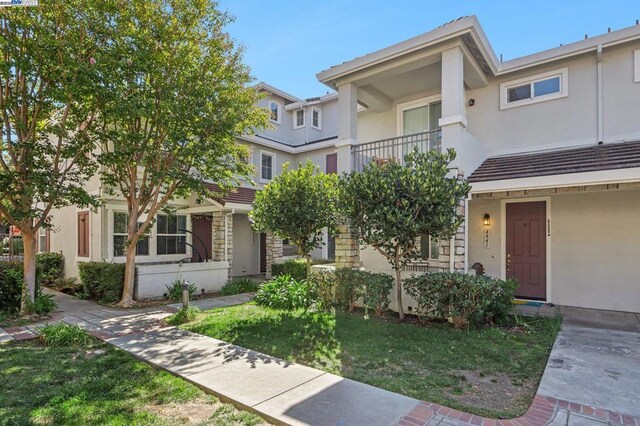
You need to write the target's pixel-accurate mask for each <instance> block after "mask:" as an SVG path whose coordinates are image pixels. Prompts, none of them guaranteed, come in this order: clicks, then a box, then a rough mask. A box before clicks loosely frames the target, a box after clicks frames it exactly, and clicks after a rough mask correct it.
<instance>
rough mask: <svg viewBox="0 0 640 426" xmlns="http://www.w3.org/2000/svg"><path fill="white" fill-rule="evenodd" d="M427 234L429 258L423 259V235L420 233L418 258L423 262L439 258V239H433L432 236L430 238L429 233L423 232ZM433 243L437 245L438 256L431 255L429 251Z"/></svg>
mask: <svg viewBox="0 0 640 426" xmlns="http://www.w3.org/2000/svg"><path fill="white" fill-rule="evenodd" d="M425 235H427V237H429V258H428V259H425V258H424V257H422V237H423V235H420V260H422V261H423V262H428V261H431V260H438V259H439V258H440V240H437V241H435V242H434V241H433V238H431V235H428V234H425ZM433 244H436V245H437V247H438V256H437V257H431V252H432V250H433V248H434V247H433Z"/></svg>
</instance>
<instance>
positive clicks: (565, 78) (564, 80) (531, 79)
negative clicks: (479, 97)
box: [500, 68, 569, 110]
mask: <svg viewBox="0 0 640 426" xmlns="http://www.w3.org/2000/svg"><path fill="white" fill-rule="evenodd" d="M554 77H560V91H559V92H557V93H549V94H548V95H542V96H535V93H534V92H533V85H534V84H535V83H537V82H539V81H543V80H548V79H551V78H554ZM527 84H529V85H531V96H532V97H531V98H529V99H521V100H519V101H513V102H508V91H509V89H512V88H514V87H518V86H525V85H527ZM567 96H569V69H568V68H560V69H557V70H553V71H548V72H544V73H541V74H536V75H532V76H528V77H523V78H519V79H517V80H511V81H506V82H504V83H501V84H500V110H504V109H509V108H516V107H519V106H524V105H531V104H537V103H539V102H545V101H551V100H554V99H560V98H566V97H567Z"/></svg>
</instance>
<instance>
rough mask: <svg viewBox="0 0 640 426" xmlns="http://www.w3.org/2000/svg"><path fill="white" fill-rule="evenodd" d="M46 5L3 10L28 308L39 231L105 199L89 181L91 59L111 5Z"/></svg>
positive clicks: (3, 155)
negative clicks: (60, 211)
mask: <svg viewBox="0 0 640 426" xmlns="http://www.w3.org/2000/svg"><path fill="white" fill-rule="evenodd" d="M41 3H42V4H41V6H39V7H5V8H0V51H1V55H2V56H1V57H0V114H2V116H1V125H0V217H3V219H5V220H6V221H8V222H9V223H10V224H11V225H14V226H15V227H17V228H19V229H20V230H21V231H22V239H23V243H24V275H23V278H24V279H23V281H24V284H23V290H22V303H21V306H20V311H21V313H25V311H26V310H27V308H28V302H33V301H34V299H35V284H36V282H35V281H36V279H35V273H36V262H35V251H36V236H37V233H38V230H39V229H40V228H41V227H49V226H50V223H49V219H48V218H49V215H50V212H51V210H52V209H57V208H61V207H65V206H69V205H74V204H75V205H78V206H83V207H86V206H96V205H97V201H98V200H97V199H96V198H95V197H92V196H90V195H89V194H88V193H87V192H86V191H85V190H84V182H85V180H87V179H89V178H90V177H91V175H92V174H93V173H94V172H95V170H96V167H95V163H94V162H93V161H92V160H91V156H90V155H89V154H90V153H91V151H92V149H93V147H94V142H95V139H94V137H93V133H92V130H93V128H94V126H95V124H96V114H95V108H94V106H93V105H92V102H91V101H92V88H93V84H94V81H95V77H96V72H95V69H94V67H93V59H92V58H93V57H94V56H95V55H96V54H97V51H98V50H99V49H100V47H101V46H104V43H105V37H104V33H103V30H104V27H103V23H104V21H105V19H104V16H105V13H106V6H105V5H103V4H102V3H103V2H97V1H96V2H93V1H84V0H83V1H80V0H69V1H64V2H62V1H46V2H41Z"/></svg>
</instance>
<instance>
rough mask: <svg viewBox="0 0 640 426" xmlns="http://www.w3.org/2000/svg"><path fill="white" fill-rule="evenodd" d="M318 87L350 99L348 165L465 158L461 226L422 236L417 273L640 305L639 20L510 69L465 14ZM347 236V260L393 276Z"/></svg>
mask: <svg viewBox="0 0 640 426" xmlns="http://www.w3.org/2000/svg"><path fill="white" fill-rule="evenodd" d="M318 79H319V80H320V81H321V82H322V83H324V84H326V85H327V86H328V87H331V88H333V89H335V90H336V91H337V92H338V93H339V98H338V108H339V128H338V141H337V143H336V151H337V153H338V170H339V171H348V170H353V169H358V168H359V167H361V166H362V164H364V163H366V162H368V161H372V159H374V158H394V159H396V160H400V161H401V159H402V156H403V154H404V153H406V152H408V151H409V150H411V149H413V148H414V147H418V148H419V149H422V150H424V149H435V150H439V151H444V150H447V149H450V148H452V149H455V151H456V153H457V158H456V160H455V162H454V164H452V167H453V168H454V172H453V173H455V174H456V175H459V176H461V177H464V178H466V179H468V180H469V182H470V183H471V194H470V196H469V198H468V199H467V200H466V201H465V202H464V204H462V205H460V207H459V213H460V214H461V215H464V218H465V221H464V224H463V225H462V226H461V227H460V229H459V230H458V232H457V234H456V235H455V236H453V237H452V238H451V239H450V240H447V241H434V240H432V239H430V238H428V236H424V237H423V238H421V240H422V241H421V246H422V257H423V259H422V261H419V262H416V263H414V264H412V265H410V267H409V270H410V271H414V272H426V271H430V270H447V271H449V270H451V271H461V272H467V271H472V272H475V271H478V272H484V273H485V274H487V275H491V276H494V277H500V278H515V279H517V281H518V288H517V292H516V294H517V296H518V298H521V299H524V300H535V301H541V302H548V303H554V304H560V305H569V306H580V307H587V308H599V309H611V310H621V311H631V312H638V311H640V279H639V278H638V275H637V267H636V262H637V259H638V256H639V255H640V244H638V241H639V240H640V26H639V25H635V26H632V27H629V28H625V29H622V30H618V31H611V32H608V33H606V34H604V35H600V36H597V37H591V38H585V39H584V40H580V41H578V42H575V43H571V44H567V45H564V46H559V47H556V48H553V49H550V50H546V51H543V52H539V53H535V54H532V55H528V56H524V57H521V58H517V59H513V60H509V61H505V62H501V61H500V60H498V58H497V56H496V54H495V53H494V50H493V49H492V47H491V45H490V44H489V42H488V40H487V37H486V35H485V33H484V31H483V30H482V27H481V26H480V24H479V22H478V20H477V19H476V17H474V16H471V17H463V18H460V19H458V20H455V21H453V22H450V23H448V24H446V25H443V26H441V27H439V28H437V29H435V30H433V31H430V32H428V33H426V34H423V35H420V36H418V37H415V38H412V39H409V40H406V41H403V42H401V43H398V44H396V45H393V46H390V47H387V48H384V49H382V50H379V51H376V52H373V53H370V54H367V55H364V56H361V57H359V58H356V59H354V60H352V61H348V62H345V63H342V64H339V65H336V66H334V67H332V68H329V69H327V70H325V71H322V72H320V73H319V74H318ZM338 241H339V243H340V245H341V246H344V247H341V246H339V247H338V248H337V253H346V256H345V257H344V258H337V259H336V261H337V263H338V264H339V265H343V266H358V265H363V266H364V267H365V268H367V269H371V270H388V268H387V267H386V266H385V265H386V262H385V260H384V259H383V258H382V257H381V256H380V255H378V254H377V253H376V252H375V251H374V250H372V249H370V248H364V250H360V247H357V245H356V244H355V242H354V241H353V240H352V239H349V238H348V234H347V237H346V238H339V239H338ZM414 305H415V302H413V301H412V300H410V299H409V298H407V300H406V301H405V304H404V306H405V307H408V308H411V307H412V306H414Z"/></svg>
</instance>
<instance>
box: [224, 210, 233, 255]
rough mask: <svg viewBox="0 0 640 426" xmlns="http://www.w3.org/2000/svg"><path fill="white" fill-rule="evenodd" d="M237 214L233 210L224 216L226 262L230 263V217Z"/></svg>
mask: <svg viewBox="0 0 640 426" xmlns="http://www.w3.org/2000/svg"><path fill="white" fill-rule="evenodd" d="M235 212H236V209H231V213H227V214H225V215H224V261H225V262H228V261H229V224H228V217H229V216H230V215H233V214H234V213H235Z"/></svg>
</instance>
